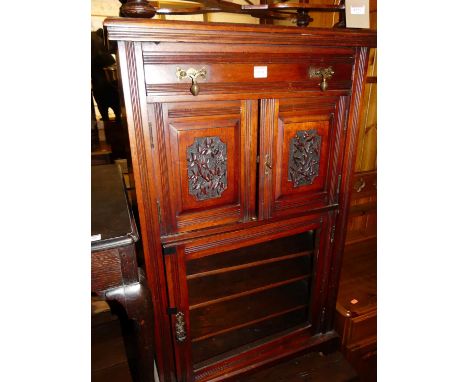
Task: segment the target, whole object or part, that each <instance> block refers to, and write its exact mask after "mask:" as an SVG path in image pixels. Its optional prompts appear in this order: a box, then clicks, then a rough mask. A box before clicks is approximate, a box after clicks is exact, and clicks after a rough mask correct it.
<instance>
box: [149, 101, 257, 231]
mask: <svg viewBox="0 0 468 382" xmlns="http://www.w3.org/2000/svg"><path fill="white" fill-rule="evenodd" d="M148 113H149V119H150V121H151V127H150V129H151V131H152V135H153V137H154V141H155V142H156V145H157V147H156V148H155V151H154V152H155V155H157V159H158V160H157V161H156V163H157V166H159V170H160V174H161V177H160V179H158V181H159V182H160V190H161V191H160V199H162V200H159V206H158V208H159V211H160V220H161V226H162V230H163V233H166V234H167V233H177V232H183V231H189V230H195V229H200V228H206V227H212V226H216V225H221V224H227V223H232V222H246V221H249V220H250V219H252V218H254V216H255V169H256V155H257V154H256V147H257V146H256V145H257V104H256V102H255V104H254V103H253V102H252V101H237V100H236V101H214V102H209V103H208V102H175V103H155V104H150V105H149V108H148Z"/></svg>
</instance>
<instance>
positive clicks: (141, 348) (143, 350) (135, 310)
mask: <svg viewBox="0 0 468 382" xmlns="http://www.w3.org/2000/svg"><path fill="white" fill-rule="evenodd" d="M139 273H140V282H139V283H134V284H130V285H126V286H123V287H119V288H114V289H111V290H108V291H107V292H106V294H105V298H106V300H108V301H115V302H117V303H118V304H119V305H120V306H121V307H122V308H123V309H124V310H125V313H126V315H127V318H128V319H130V320H132V323H133V325H132V332H133V333H132V335H131V336H130V338H125V341H126V346H129V347H130V348H132V349H134V351H135V352H136V359H135V360H132V359H129V362H130V363H131V364H130V367H131V368H132V369H133V371H135V372H136V374H137V376H136V381H135V382H154V354H153V330H154V328H153V321H152V304H151V296H150V294H149V291H148V288H147V286H146V279H145V276H144V273H143V272H142V271H141V270H140V269H139ZM124 337H125V336H124ZM135 345H136V346H135Z"/></svg>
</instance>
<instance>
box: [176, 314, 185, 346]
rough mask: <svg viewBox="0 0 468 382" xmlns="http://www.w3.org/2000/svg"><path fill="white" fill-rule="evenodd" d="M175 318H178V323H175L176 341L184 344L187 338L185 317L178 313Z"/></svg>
mask: <svg viewBox="0 0 468 382" xmlns="http://www.w3.org/2000/svg"><path fill="white" fill-rule="evenodd" d="M175 318H176V323H175V332H176V340H177V342H179V343H182V342H184V341H185V340H186V338H187V333H186V331H185V316H184V314H183V313H182V312H178V313H177V314H176V316H175Z"/></svg>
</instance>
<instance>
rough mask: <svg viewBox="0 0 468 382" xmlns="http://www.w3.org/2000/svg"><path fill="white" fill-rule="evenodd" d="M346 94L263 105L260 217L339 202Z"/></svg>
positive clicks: (264, 102) (272, 100)
mask: <svg viewBox="0 0 468 382" xmlns="http://www.w3.org/2000/svg"><path fill="white" fill-rule="evenodd" d="M347 104H348V97H347V96H341V97H339V96H333V97H328V96H323V97H316V98H302V99H294V98H291V99H267V100H262V101H261V106H260V108H261V111H260V166H259V177H260V182H259V184H260V185H262V187H261V188H260V190H259V218H260V219H268V218H271V217H277V216H284V215H289V214H294V213H301V212H304V211H307V210H312V209H315V208H320V207H326V206H330V205H334V204H336V203H338V193H339V188H340V179H341V174H340V169H341V165H342V156H343V146H344V136H345V131H344V130H345V126H346V120H345V119H346V118H345V117H346V112H345V111H346V108H347Z"/></svg>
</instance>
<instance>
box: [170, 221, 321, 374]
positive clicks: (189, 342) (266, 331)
mask: <svg viewBox="0 0 468 382" xmlns="http://www.w3.org/2000/svg"><path fill="white" fill-rule="evenodd" d="M307 228H308V229H307ZM297 231H299V232H297ZM320 231H321V229H320V226H319V224H318V223H317V224H315V225H314V224H312V225H310V224H309V227H307V225H304V224H302V227H301V228H299V229H298V228H297V229H296V232H297V233H295V234H291V233H290V232H286V231H283V232H277V233H274V234H269V235H268V236H267V235H262V234H261V233H251V232H250V233H249V234H250V235H251V236H252V240H250V241H249V240H246V237H245V235H243V234H240V235H238V236H237V237H229V236H228V235H227V234H225V235H217V236H216V237H214V238H204V239H203V240H202V241H200V242H192V243H190V245H181V246H178V247H176V250H175V251H174V250H172V251H171V250H170V249H169V250H166V252H168V253H169V254H167V255H166V256H165V257H166V270H167V274H168V280H169V283H170V285H169V288H168V289H169V290H170V291H171V296H170V298H169V300H170V304H171V308H172V309H170V312H169V313H170V314H171V319H172V324H173V335H174V336H173V337H174V347H175V349H176V364H177V367H178V375H179V380H182V381H205V380H211V379H213V378H215V377H216V376H219V375H226V374H230V373H233V374H236V372H238V371H240V370H242V369H243V368H245V367H247V366H249V365H251V364H255V363H259V362H261V361H262V360H264V359H267V358H271V356H272V352H275V351H281V350H279V349H282V348H283V350H282V351H283V352H284V351H289V350H294V348H295V347H301V346H306V343H307V338H310V337H311V336H312V335H313V334H314V329H313V327H314V323H313V320H314V318H316V317H318V310H319V309H320V307H319V306H318V305H317V299H316V298H314V295H317V294H318V290H319V289H320V287H319V285H318V283H317V282H316V281H317V280H319V279H320V277H318V273H317V268H318V267H320V264H319V263H320V259H319V258H318V251H317V248H318V247H319V245H320V243H319V241H320V240H319V236H320V234H319V233H320ZM246 242H250V243H252V244H251V245H248V246H245V243H246ZM170 252H173V253H172V254H171V253H170ZM284 349H287V350H284Z"/></svg>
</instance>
